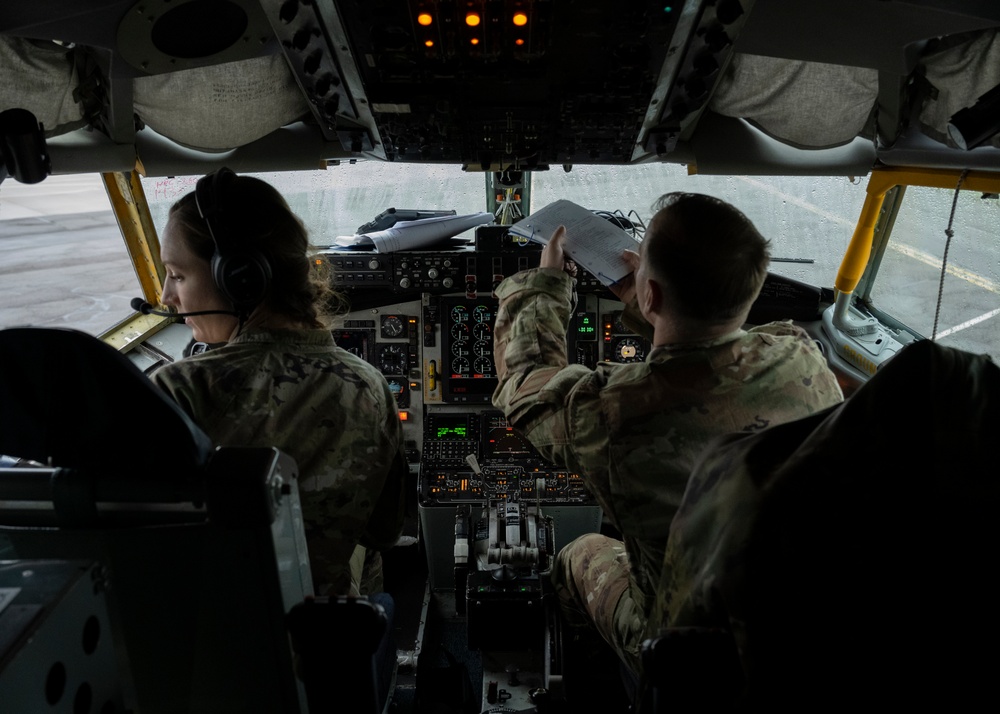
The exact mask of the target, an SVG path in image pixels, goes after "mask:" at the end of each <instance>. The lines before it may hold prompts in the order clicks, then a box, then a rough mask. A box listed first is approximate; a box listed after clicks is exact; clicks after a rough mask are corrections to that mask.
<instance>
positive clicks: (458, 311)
mask: <svg viewBox="0 0 1000 714" xmlns="http://www.w3.org/2000/svg"><path fill="white" fill-rule="evenodd" d="M468 319H469V311H468V309H466V307H465V305H456V306H455V307H453V308H452V309H451V321H452V322H466V321H468Z"/></svg>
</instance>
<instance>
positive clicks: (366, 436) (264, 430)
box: [152, 169, 406, 595]
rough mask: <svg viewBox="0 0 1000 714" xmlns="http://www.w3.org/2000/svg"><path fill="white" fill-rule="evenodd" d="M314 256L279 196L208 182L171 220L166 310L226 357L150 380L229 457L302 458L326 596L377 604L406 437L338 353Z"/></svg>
mask: <svg viewBox="0 0 1000 714" xmlns="http://www.w3.org/2000/svg"><path fill="white" fill-rule="evenodd" d="M308 252H309V242H308V238H307V233H306V229H305V227H304V226H303V224H302V222H301V221H300V220H299V218H298V217H297V216H296V215H295V214H294V213H292V211H291V209H290V208H289V206H288V204H287V203H286V202H285V200H284V198H283V197H282V196H281V194H279V193H278V191H277V190H275V189H274V188H273V187H272V186H270V185H269V184H267V183H265V182H264V181H261V180H259V179H256V178H252V177H250V176H237V175H236V174H234V173H233V172H232V171H230V170H229V169H220V170H219V171H216V172H215V173H212V174H209V175H207V176H205V177H203V178H201V179H199V181H198V184H197V188H196V189H195V191H194V192H192V193H189V194H187V195H185V196H184V197H182V198H181V199H180V200H178V201H177V202H176V203H175V204H174V205H173V206H172V207H171V208H170V213H169V216H168V220H167V226H166V229H165V231H164V233H163V236H162V238H161V244H160V257H161V259H162V261H163V265H164V268H165V269H166V280H165V282H164V286H163V297H162V301H163V304H165V305H170V306H173V307H175V308H176V309H177V311H178V312H179V313H199V314H195V315H189V316H187V317H185V318H184V322H185V323H186V324H187V325H188V326H189V327H190V328H191V331H192V333H193V337H194V339H195V340H198V341H201V342H205V343H209V344H216V343H221V344H218V346H216V347H215V348H213V349H210V350H208V351H206V352H203V353H201V354H198V355H193V356H190V357H187V358H185V359H182V360H179V361H177V362H174V363H172V364H168V365H165V366H164V367H161V368H160V369H159V370H157V371H156V372H155V373H154V374H153V376H152V379H153V381H154V382H155V383H156V384H157V385H159V386H160V387H161V388H162V389H164V390H165V391H166V392H167V393H168V394H169V395H170V396H171V397H172V398H173V399H174V400H175V401H176V402H177V403H178V404H179V405H180V406H181V408H182V409H183V410H184V411H186V412H187V413H188V414H189V415H190V416H191V417H192V419H194V421H195V422H196V423H197V424H198V425H199V426H200V427H201V428H202V429H203V430H204V431H205V432H206V433H207V434H208V435H209V436H210V437H211V438H212V439H213V441H214V442H215V443H216V444H217V445H220V446H266V447H272V446H273V447H277V448H278V449H280V450H281V451H283V452H285V453H286V454H288V455H290V456H291V457H292V458H294V459H295V461H296V463H297V464H298V467H299V483H298V485H299V491H300V496H301V500H302V509H303V520H304V525H305V533H306V542H307V545H308V551H309V560H310V564H311V570H312V577H313V583H314V590H315V593H316V594H317V595H326V594H329V595H358V594H369V593H373V592H378V591H380V590H381V589H382V572H381V557H380V556H379V551H380V550H384V549H386V548H388V547H390V546H392V545H393V544H394V543H395V542H396V540H397V539H398V537H399V535H400V533H401V530H402V523H403V503H404V499H403V483H404V475H405V473H406V461H405V457H404V456H403V447H402V444H403V436H402V428H401V426H400V421H399V416H398V413H397V411H396V406H395V401H394V400H393V397H392V394H391V393H390V391H389V387H388V385H387V383H386V381H385V379H384V378H383V377H382V375H381V374H380V373H379V372H378V371H377V370H376V369H375V368H374V367H372V366H371V365H369V364H368V363H367V362H365V361H364V360H362V359H360V358H358V357H356V356H355V355H353V354H351V353H349V352H347V351H345V350H343V349H341V348H339V347H337V346H336V344H334V341H333V337H332V335H331V332H330V330H329V328H328V327H327V326H325V324H324V313H325V311H326V306H327V304H328V302H329V300H330V297H331V294H332V291H330V289H329V287H328V286H327V284H326V283H325V282H322V281H320V280H319V279H318V277H317V276H316V275H315V273H314V271H313V269H312V263H311V260H310V258H309V255H308Z"/></svg>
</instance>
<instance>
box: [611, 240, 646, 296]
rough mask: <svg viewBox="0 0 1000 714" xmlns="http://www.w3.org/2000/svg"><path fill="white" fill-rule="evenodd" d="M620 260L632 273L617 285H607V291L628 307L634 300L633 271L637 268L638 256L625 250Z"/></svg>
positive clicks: (631, 251)
mask: <svg viewBox="0 0 1000 714" xmlns="http://www.w3.org/2000/svg"><path fill="white" fill-rule="evenodd" d="M622 258H624V260H625V263H626V264H627V265H628V266H629V267H630V268H631V269H632V272H631V273H629V274H628V275H626V276H625V277H624V278H622V279H621V280H619V281H618V282H617V283H613V284H612V285H609V286H608V289H609V290H611V292H613V293H614V294H615V297H617V298H618V299H619V300H621V301H622V302H623V303H625V304H626V305H628V304H630V303H631V302H632V301H633V300H635V271H636V270H638V268H639V254H638V253H636V252H635V251H633V250H626V251H623V252H622Z"/></svg>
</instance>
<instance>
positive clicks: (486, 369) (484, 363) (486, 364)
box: [472, 357, 493, 374]
mask: <svg viewBox="0 0 1000 714" xmlns="http://www.w3.org/2000/svg"><path fill="white" fill-rule="evenodd" d="M472 366H473V367H474V368H475V370H476V374H493V361H492V360H491V359H489V358H488V357H477V358H476V361H475V362H473V363H472Z"/></svg>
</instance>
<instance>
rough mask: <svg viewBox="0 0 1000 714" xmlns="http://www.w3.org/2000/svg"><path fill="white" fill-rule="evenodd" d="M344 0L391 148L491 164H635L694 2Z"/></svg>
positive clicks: (477, 166)
mask: <svg viewBox="0 0 1000 714" xmlns="http://www.w3.org/2000/svg"><path fill="white" fill-rule="evenodd" d="M695 4H700V3H695ZM295 5H296V3H294V2H292V3H285V6H286V8H290V7H292V6H295ZM320 5H322V4H320ZM333 5H334V7H335V10H336V16H337V21H338V22H339V23H342V30H343V32H344V33H345V34H346V38H345V39H346V41H347V42H346V43H347V45H348V46H350V47H351V48H352V50H353V60H354V63H353V66H354V67H356V69H357V72H358V73H359V75H360V81H361V84H362V86H363V95H362V96H360V97H355V99H362V98H363V100H364V102H365V106H367V107H368V108H369V109H370V111H371V116H372V121H373V124H374V126H373V127H372V131H371V134H372V135H373V137H374V138H375V140H376V141H378V142H380V143H381V150H382V151H384V154H385V158H386V159H388V160H391V161H404V162H405V161H419V162H425V163H426V162H443V163H456V162H457V163H461V164H462V165H463V166H464V167H465V168H466V169H468V170H476V171H478V170H484V171H485V170H502V169H508V168H515V169H518V170H524V169H539V168H548V167H549V166H550V165H572V164H576V163H587V164H601V163H606V164H620V163H627V162H629V161H630V160H631V157H632V154H633V147H634V146H635V144H636V142H637V140H638V138H639V134H640V131H641V129H642V125H643V121H644V117H645V114H646V111H647V107H648V104H649V97H650V96H651V95H652V94H653V90H654V88H655V86H656V84H657V82H658V81H659V78H660V75H661V70H662V68H663V65H664V62H665V59H666V56H667V52H668V49H669V48H670V47H671V44H672V40H673V35H674V31H675V29H676V27H677V24H678V18H679V16H680V15H681V5H683V3H677V4H675V5H671V4H669V3H663V2H627V3H612V2H606V1H605V0H587V1H585V2H557V1H554V0H466V1H463V2H455V1H453V0H425V1H417V0H370V1H368V2H347V1H344V2H335V3H333ZM298 9H299V10H301V8H298ZM327 29H329V28H327ZM327 34H328V35H329V36H330V37H331V38H332V37H334V36H335V35H336V29H335V31H334V32H329V33H327ZM316 100H317V101H321V99H320V97H316Z"/></svg>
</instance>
